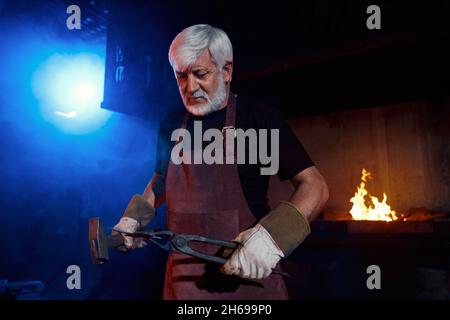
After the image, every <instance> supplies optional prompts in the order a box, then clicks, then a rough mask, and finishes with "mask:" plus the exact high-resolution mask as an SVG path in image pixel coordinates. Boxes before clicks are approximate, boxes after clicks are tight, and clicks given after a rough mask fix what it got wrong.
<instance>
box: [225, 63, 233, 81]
mask: <svg viewBox="0 0 450 320" xmlns="http://www.w3.org/2000/svg"><path fill="white" fill-rule="evenodd" d="M232 78H233V62H227V63H225V65H224V66H223V79H224V80H225V82H227V83H229V82H231V79H232Z"/></svg>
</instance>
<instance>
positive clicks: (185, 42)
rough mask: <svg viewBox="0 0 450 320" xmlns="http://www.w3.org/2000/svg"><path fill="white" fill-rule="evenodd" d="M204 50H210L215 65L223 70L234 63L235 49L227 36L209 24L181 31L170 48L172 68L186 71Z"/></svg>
mask: <svg viewBox="0 0 450 320" xmlns="http://www.w3.org/2000/svg"><path fill="white" fill-rule="evenodd" d="M204 49H208V50H209V53H210V54H211V58H212V60H213V62H214V63H215V65H216V66H217V67H218V68H219V69H222V68H223V66H225V64H227V63H230V62H233V47H232V45H231V41H230V39H229V38H228V36H227V34H226V33H225V32H224V31H223V30H221V29H219V28H215V27H213V26H210V25H208V24H197V25H193V26H190V27H188V28H186V29H184V30H183V31H181V32H180V33H179V34H178V35H177V36H176V37H175V39H173V41H172V44H171V45H170V48H169V61H170V65H171V66H172V68H173V69H174V70H175V71H177V70H184V69H185V68H187V67H188V66H190V65H192V64H193V63H194V62H195V61H196V60H197V58H198V57H199V56H200V54H201V53H202V52H203V50H204Z"/></svg>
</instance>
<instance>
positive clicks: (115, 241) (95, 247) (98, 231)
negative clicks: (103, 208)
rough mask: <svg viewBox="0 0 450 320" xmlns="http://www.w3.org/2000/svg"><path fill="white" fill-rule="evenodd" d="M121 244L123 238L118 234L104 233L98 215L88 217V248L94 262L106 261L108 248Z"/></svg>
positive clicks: (101, 262) (107, 259) (122, 243)
mask: <svg viewBox="0 0 450 320" xmlns="http://www.w3.org/2000/svg"><path fill="white" fill-rule="evenodd" d="M123 245H124V239H123V237H122V236H121V235H120V234H114V235H109V236H107V235H106V233H105V229H104V228H103V223H102V221H101V220H100V218H99V217H95V218H90V219H89V249H90V252H91V258H92V262H93V263H94V264H103V263H106V262H108V261H109V255H108V249H109V248H118V247H120V246H123Z"/></svg>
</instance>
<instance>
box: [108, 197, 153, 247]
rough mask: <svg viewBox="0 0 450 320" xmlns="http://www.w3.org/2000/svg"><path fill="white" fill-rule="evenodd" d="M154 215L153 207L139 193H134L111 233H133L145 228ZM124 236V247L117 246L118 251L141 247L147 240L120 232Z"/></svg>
mask: <svg viewBox="0 0 450 320" xmlns="http://www.w3.org/2000/svg"><path fill="white" fill-rule="evenodd" d="M154 217H155V208H153V207H152V206H151V205H150V204H149V203H148V202H147V201H146V200H145V199H144V197H143V196H141V195H140V194H135V195H134V196H133V197H132V198H131V200H130V202H129V203H128V206H127V208H126V209H125V212H124V213H123V216H122V218H121V219H120V220H119V223H118V224H116V225H115V226H114V229H115V230H116V231H115V230H113V232H112V234H117V233H119V232H117V231H121V232H128V233H134V232H136V231H138V230H139V229H141V228H145V226H147V225H148V224H149V223H150V222H151V221H152V220H153V218H154ZM122 236H123V237H124V245H125V247H124V248H118V250H119V251H127V250H130V249H135V248H142V247H145V246H146V245H147V242H145V241H144V239H142V238H132V237H129V236H126V235H124V234H122Z"/></svg>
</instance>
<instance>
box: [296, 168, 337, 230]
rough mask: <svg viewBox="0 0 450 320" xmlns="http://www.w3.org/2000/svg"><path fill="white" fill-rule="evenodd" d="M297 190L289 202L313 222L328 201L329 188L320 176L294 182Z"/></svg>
mask: <svg viewBox="0 0 450 320" xmlns="http://www.w3.org/2000/svg"><path fill="white" fill-rule="evenodd" d="M293 183H294V186H295V187H296V190H295V191H294V193H293V194H292V195H291V198H290V199H289V201H290V202H291V203H292V204H294V205H295V206H296V207H297V208H298V209H299V211H300V212H302V213H303V214H304V215H305V216H306V218H307V219H308V221H313V220H314V219H315V218H316V217H317V215H318V214H319V213H320V211H321V210H322V209H323V207H324V205H325V203H326V202H327V200H328V187H327V185H326V183H325V180H324V179H323V178H322V176H320V174H318V175H316V174H315V175H313V176H312V177H309V178H307V179H301V180H296V181H294V182H293Z"/></svg>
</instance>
